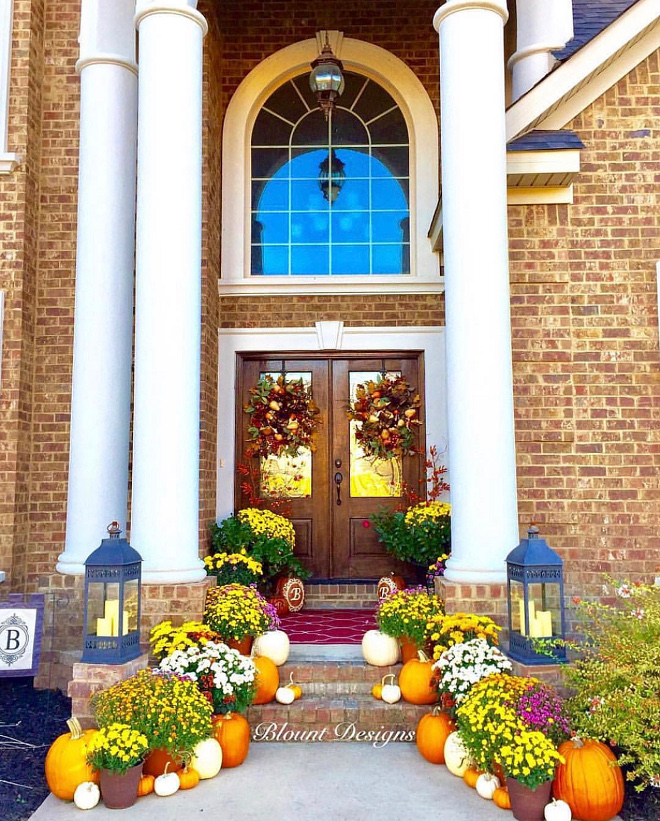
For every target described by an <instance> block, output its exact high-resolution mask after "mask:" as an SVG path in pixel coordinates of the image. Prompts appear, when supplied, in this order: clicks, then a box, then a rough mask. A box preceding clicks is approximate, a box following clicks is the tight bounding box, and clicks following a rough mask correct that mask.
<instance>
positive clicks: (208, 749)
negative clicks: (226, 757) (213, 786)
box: [190, 738, 222, 779]
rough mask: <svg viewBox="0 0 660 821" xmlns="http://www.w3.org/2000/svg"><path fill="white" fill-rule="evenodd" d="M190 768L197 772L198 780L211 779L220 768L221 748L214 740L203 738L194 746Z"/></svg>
mask: <svg viewBox="0 0 660 821" xmlns="http://www.w3.org/2000/svg"><path fill="white" fill-rule="evenodd" d="M190 766H191V767H192V768H193V769H194V770H197V772H198V773H199V777H200V779H204V778H213V777H214V776H216V775H217V774H218V773H219V772H220V768H221V767H222V747H221V746H220V744H218V742H217V741H216V740H215V738H205V739H204V741H200V742H199V743H198V744H196V745H195V749H194V750H193V757H192V760H191V762H190Z"/></svg>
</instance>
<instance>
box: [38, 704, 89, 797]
mask: <svg viewBox="0 0 660 821" xmlns="http://www.w3.org/2000/svg"><path fill="white" fill-rule="evenodd" d="M67 727H68V728H69V732H68V733H64V735H61V736H60V737H59V738H56V739H55V741H53V743H52V744H51V746H50V749H49V750H48V754H47V755H46V762H45V768H46V781H47V782H48V789H49V790H50V791H51V792H52V793H53V795H56V796H57V797H58V798H61V799H62V800H64V801H73V794H74V792H75V791H76V787H77V786H79V785H80V784H82V783H83V781H93V782H94V783H95V784H98V783H99V775H100V774H99V772H98V771H97V770H94V768H93V767H92V766H91V765H90V764H88V763H87V745H88V744H89V742H90V741H91V739H92V738H93V737H94V736H95V735H96V733H97V732H98V730H83V729H82V727H81V726H80V722H79V721H78V719H77V718H70V719H69V720H68V721H67Z"/></svg>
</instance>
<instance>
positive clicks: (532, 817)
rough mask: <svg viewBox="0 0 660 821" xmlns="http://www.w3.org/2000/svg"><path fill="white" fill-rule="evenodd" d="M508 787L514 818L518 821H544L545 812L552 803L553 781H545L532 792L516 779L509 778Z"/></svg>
mask: <svg viewBox="0 0 660 821" xmlns="http://www.w3.org/2000/svg"><path fill="white" fill-rule="evenodd" d="M506 786H507V788H508V790H509V798H510V799H511V811H512V812H513V817H514V818H517V819H518V821H544V815H543V810H544V809H545V805H546V804H547V803H549V801H550V793H551V791H552V781H545V782H544V783H543V784H539V786H538V787H537V788H536V789H535V790H532V789H531V788H530V787H526V786H525V785H524V784H521V783H520V782H519V781H516V779H515V778H508V779H507V782H506Z"/></svg>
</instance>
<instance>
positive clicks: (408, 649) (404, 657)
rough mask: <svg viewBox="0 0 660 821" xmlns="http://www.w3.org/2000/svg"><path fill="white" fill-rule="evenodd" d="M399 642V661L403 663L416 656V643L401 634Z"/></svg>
mask: <svg viewBox="0 0 660 821" xmlns="http://www.w3.org/2000/svg"><path fill="white" fill-rule="evenodd" d="M399 644H400V645H401V662H402V663H403V664H405V663H406V662H407V661H410V660H411V659H416V658H417V651H418V649H419V648H418V647H417V645H416V644H413V642H412V641H409V640H408V639H406V638H404V637H403V636H402V637H401V638H400V639H399Z"/></svg>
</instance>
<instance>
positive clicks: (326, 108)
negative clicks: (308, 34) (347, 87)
mask: <svg viewBox="0 0 660 821" xmlns="http://www.w3.org/2000/svg"><path fill="white" fill-rule="evenodd" d="M343 68H344V66H343V65H342V63H341V60H338V59H337V58H336V57H335V55H334V54H333V52H332V49H331V48H330V41H329V40H328V35H327V33H326V35H325V45H324V46H323V49H322V50H321V53H320V54H319V56H318V57H317V58H316V60H314V61H313V62H312V73H311V74H310V75H309V87H310V88H311V89H312V91H313V92H314V94H315V95H316V99H317V100H318V101H319V106H320V107H321V110H322V111H323V113H324V114H325V118H326V120H327V119H328V117H329V116H330V112H331V111H332V109H333V108H334V105H335V100H336V99H337V97H339V96H340V95H341V94H342V92H343V91H344V75H343Z"/></svg>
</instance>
